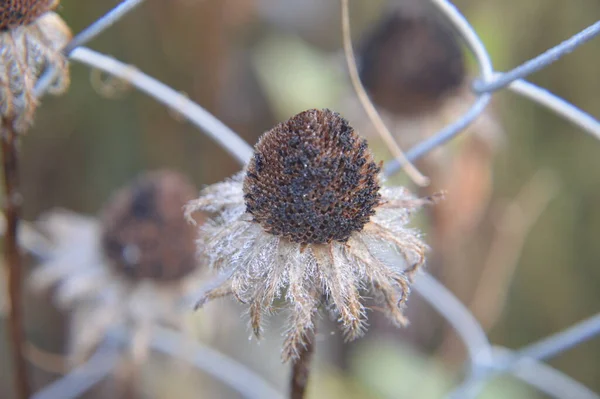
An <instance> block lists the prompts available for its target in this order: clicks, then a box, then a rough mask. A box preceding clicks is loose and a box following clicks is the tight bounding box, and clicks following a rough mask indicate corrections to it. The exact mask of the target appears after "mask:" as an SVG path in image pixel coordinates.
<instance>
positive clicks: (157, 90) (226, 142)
mask: <svg viewBox="0 0 600 399" xmlns="http://www.w3.org/2000/svg"><path fill="white" fill-rule="evenodd" d="M71 59H72V60H74V61H78V62H81V63H84V64H87V65H89V66H91V67H93V68H96V69H99V70H102V71H104V72H106V73H109V74H111V75H114V76H116V77H118V78H120V79H123V80H125V81H127V82H129V83H131V84H132V85H133V86H135V87H136V88H138V89H139V90H140V91H142V92H144V93H146V94H148V95H149V96H151V97H153V98H154V99H156V100H157V101H159V102H161V103H163V104H164V105H166V106H167V107H169V108H171V109H173V110H176V111H177V112H178V113H179V114H181V115H182V116H184V117H185V118H186V119H188V120H189V121H190V122H192V123H193V124H194V125H196V126H197V127H199V128H200V129H202V130H203V131H204V132H206V134H208V136H209V137H210V138H212V139H213V140H215V141H216V142H217V143H218V144H220V145H221V146H222V147H223V148H224V149H226V150H227V151H228V152H229V153H230V154H231V155H233V156H234V157H235V158H236V159H237V160H238V162H240V163H241V164H242V165H244V164H246V163H247V162H248V161H249V160H250V157H251V156H252V152H253V150H252V147H250V146H249V145H248V143H246V142H245V141H244V140H242V139H241V138H240V136H238V135H237V133H235V132H234V131H233V130H231V129H230V128H229V127H227V126H226V125H225V124H224V123H223V122H221V121H220V120H219V119H217V118H215V117H214V116H213V115H212V114H210V113H209V112H208V111H206V110H205V109H204V108H202V107H201V106H199V105H198V104H196V103H195V102H193V101H191V100H190V99H189V98H187V97H185V96H183V95H182V94H181V93H178V92H177V91H175V90H174V89H172V88H171V87H169V86H167V85H165V84H164V83H161V82H159V81H158V80H156V79H154V78H152V77H150V76H148V75H146V74H145V73H143V72H142V71H140V70H139V69H137V68H135V67H133V66H131V65H127V64H124V63H122V62H121V61H118V60H116V59H114V58H112V57H109V56H107V55H104V54H101V53H98V52H96V51H93V50H90V49H88V48H85V47H78V48H76V49H75V50H73V52H72V53H71Z"/></svg>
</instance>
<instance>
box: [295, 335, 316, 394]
mask: <svg viewBox="0 0 600 399" xmlns="http://www.w3.org/2000/svg"><path fill="white" fill-rule="evenodd" d="M315 330H316V327H315V328H313V329H311V330H310V332H309V333H307V336H306V341H305V342H306V344H305V345H304V346H303V347H302V348H301V349H300V351H299V353H298V358H297V359H296V360H294V364H293V365H292V378H291V380H290V399H304V397H305V394H306V387H307V386H308V377H309V375H310V363H311V360H312V358H313V354H314V352H315Z"/></svg>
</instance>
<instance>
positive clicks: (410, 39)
mask: <svg viewBox="0 0 600 399" xmlns="http://www.w3.org/2000/svg"><path fill="white" fill-rule="evenodd" d="M422 3H423V2H421V3H418V0H411V1H408V2H404V3H401V4H400V5H399V6H397V7H396V9H394V10H393V12H391V13H390V14H389V15H387V16H386V17H385V18H384V19H383V20H382V21H381V22H379V23H378V24H377V25H376V27H375V28H374V30H373V31H372V32H371V34H370V35H369V36H368V37H367V39H366V40H365V42H364V43H363V46H362V51H361V56H360V59H361V73H360V75H361V80H362V81H363V83H364V85H365V87H366V89H367V90H368V91H369V93H370V96H371V98H372V99H373V102H374V103H375V104H377V105H378V106H380V107H382V108H384V109H386V110H387V111H389V112H391V113H393V114H397V115H412V114H420V113H423V112H425V111H428V110H432V109H436V108H437V107H439V106H440V104H441V103H442V102H443V101H444V99H445V98H446V97H447V96H448V95H450V94H452V93H455V92H456V91H457V90H458V89H459V88H460V87H461V86H462V84H463V82H464V80H465V76H466V70H465V65H464V55H463V51H462V49H461V46H460V44H459V42H458V40H457V38H456V34H455V33H454V31H453V30H452V28H451V27H450V26H449V25H448V24H446V23H445V21H443V20H442V19H441V17H439V16H438V15H436V14H435V10H430V9H428V7H427V6H428V5H427V4H422ZM429 8H430V7H429Z"/></svg>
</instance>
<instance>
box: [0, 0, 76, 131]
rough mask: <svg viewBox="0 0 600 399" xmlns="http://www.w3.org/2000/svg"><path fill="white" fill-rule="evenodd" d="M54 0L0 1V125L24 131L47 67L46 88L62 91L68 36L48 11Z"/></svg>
mask: <svg viewBox="0 0 600 399" xmlns="http://www.w3.org/2000/svg"><path fill="white" fill-rule="evenodd" d="M57 5H58V1H55V0H38V1H34V0H12V1H8V2H7V1H3V5H0V50H1V51H0V99H1V101H0V127H2V126H7V125H8V126H11V127H12V128H13V129H14V130H15V131H16V132H18V133H24V132H25V131H26V130H27V129H28V128H29V127H30V126H31V123H32V122H33V114H34V112H35V109H36V107H37V103H38V101H37V98H36V96H35V93H34V88H35V85H36V83H37V80H38V78H39V77H40V75H41V74H42V72H43V71H45V70H46V69H47V68H52V69H54V70H55V76H54V79H53V81H52V82H51V85H50V87H49V89H48V91H49V92H50V93H53V94H59V93H62V92H63V91H64V90H66V88H67V87H68V85H69V70H68V63H67V60H66V58H65V56H64V55H63V54H62V53H61V50H62V48H63V47H64V46H65V45H66V44H67V43H68V42H69V40H70V39H71V32H70V30H69V28H68V27H67V25H66V24H65V23H64V21H63V20H62V19H61V18H60V17H59V16H58V15H56V14H55V13H53V12H51V10H52V9H54V8H55V7H56V6H57Z"/></svg>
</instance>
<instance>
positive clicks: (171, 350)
mask: <svg viewBox="0 0 600 399" xmlns="http://www.w3.org/2000/svg"><path fill="white" fill-rule="evenodd" d="M430 1H431V2H432V3H433V4H434V5H435V6H437V8H438V9H439V10H440V11H441V12H442V13H443V14H444V15H445V17H446V18H447V19H448V21H449V22H451V23H452V25H453V26H454V27H455V29H456V31H457V32H458V33H459V34H460V36H462V38H463V39H464V41H465V42H466V44H467V45H468V47H469V49H470V50H471V52H472V53H473V55H474V56H475V59H476V61H477V63H478V67H479V76H478V78H477V79H476V80H475V82H474V84H473V85H472V91H473V93H474V94H475V95H476V100H475V102H474V103H473V104H472V106H471V107H470V109H469V110H468V111H467V112H466V113H465V114H464V115H462V116H461V117H460V118H458V119H457V120H456V121H455V122H454V123H453V124H451V125H449V126H447V127H445V128H444V129H443V130H441V131H440V132H438V133H437V134H435V135H433V136H431V137H430V138H428V139H426V140H424V141H422V142H421V143H419V144H417V145H416V146H414V147H413V148H411V149H410V150H409V151H408V152H407V159H408V160H409V161H415V160H417V159H419V158H420V157H422V156H423V155H425V154H427V153H428V152H430V151H431V150H433V149H434V148H436V147H439V146H441V145H443V144H445V143H447V142H448V141H450V140H452V139H453V138H454V137H456V136H457V135H458V134H460V133H461V132H462V131H463V130H464V129H465V128H466V127H467V126H468V125H469V124H470V123H472V122H473V121H474V120H475V119H476V118H477V117H478V116H479V115H480V114H481V113H482V112H483V111H484V110H485V108H486V106H487V105H488V104H489V103H490V100H491V98H492V95H493V94H494V93H495V92H497V91H498V90H501V89H503V88H508V89H509V90H510V91H513V92H514V93H516V94H519V95H521V96H524V97H526V98H529V99H530V100H532V101H534V102H536V103H538V104H540V105H542V106H544V107H546V108H548V109H549V110H551V111H553V112H555V113H556V114H558V115H560V116H562V117H563V118H565V119H566V120H568V121H570V122H572V123H573V124H575V125H577V126H579V127H580V128H581V129H582V130H583V131H585V132H587V133H589V134H591V135H593V136H595V137H596V138H599V139H600V122H599V121H597V120H596V119H594V118H593V117H592V116H590V115H589V114H587V113H585V112H584V111H582V110H580V109H578V108H577V107H575V106H574V105H572V104H570V103H568V102H567V101H565V100H564V99H562V98H560V97H557V96H555V95H554V94H552V93H550V92H549V91H547V90H545V89H543V88H540V87H538V86H535V85H533V84H531V83H529V82H527V81H525V80H523V78H524V77H526V76H528V75H530V74H532V73H534V72H536V71H539V70H540V69H543V68H545V67H547V66H548V65H550V64H551V63H553V62H554V61H556V60H557V59H559V58H560V57H562V56H564V55H566V54H568V53H569V52H571V51H572V50H573V49H575V48H577V47H578V46H581V45H582V44H583V43H585V42H587V41H588V40H590V39H592V38H594V37H595V36H597V35H599V34H600V21H598V22H596V23H594V24H593V25H591V26H589V27H587V28H586V29H584V30H583V31H581V32H580V33H578V34H576V35H574V36H573V37H571V38H569V39H568V40H566V41H564V42H563V43H561V44H559V45H557V46H555V47H553V48H552V49H550V50H548V51H546V52H545V53H543V54H541V55H539V56H538V57H535V58H533V59H531V60H529V61H527V62H525V63H524V64H522V65H520V66H518V67H516V68H514V69H512V70H510V71H508V72H504V73H499V72H496V71H494V68H493V65H492V61H491V59H490V56H489V54H488V53H487V50H486V48H485V46H484V45H483V43H482V42H481V40H480V39H479V37H478V35H477V33H476V32H475V31H474V29H473V28H472V26H471V25H470V24H469V22H468V21H467V20H466V18H465V17H464V16H463V15H462V14H461V13H460V11H459V10H458V9H457V8H456V7H455V6H454V5H453V4H451V3H450V2H449V1H446V0H430ZM141 3H143V0H125V1H123V2H122V3H121V4H119V5H118V6H117V7H115V8H114V9H113V10H112V11H110V12H109V13H108V14H106V15H105V16H104V17H102V18H100V19H99V20H98V21H96V22H95V23H94V24H92V25H91V26H90V27H89V28H87V29H86V30H84V31H83V32H81V33H80V34H78V35H76V36H75V38H74V39H73V41H72V42H71V43H70V44H69V45H67V46H66V48H65V50H64V51H65V54H68V55H69V57H70V58H71V60H73V61H77V62H81V63H84V64H87V65H89V66H90V67H92V68H96V69H99V70H102V71H104V72H106V73H109V74H112V75H114V76H116V77H118V78H121V79H123V80H126V81H128V82H130V83H131V84H132V85H133V86H135V87H136V88H138V89H139V90H141V91H143V92H145V93H146V94H148V95H150V96H152V97H154V98H155V99H156V100H158V101H159V102H161V103H163V104H164V105H166V106H167V107H169V108H172V109H174V110H176V111H177V112H178V113H179V114H180V115H182V116H184V117H185V118H187V119H188V120H189V121H190V122H192V123H193V124H195V125H196V126H197V127H198V128H200V129H201V130H202V131H204V132H205V133H206V134H208V135H209V136H210V137H211V138H212V139H213V140H215V141H216V142H217V143H219V144H220V145H221V146H223V148H225V149H226V150H227V151H228V152H229V153H230V154H231V155H232V156H234V157H235V158H236V159H237V160H238V161H239V162H240V164H241V165H244V164H245V163H246V162H247V161H248V160H249V159H250V156H251V154H252V147H251V146H249V145H248V144H247V143H246V142H244V141H243V140H242V139H241V138H240V137H239V136H238V135H237V134H236V133H235V132H234V131H232V130H231V129H229V128H228V127H227V126H225V125H224V124H223V123H222V122H221V121H219V120H218V119H217V118H215V117H214V116H213V115H211V114H210V113H209V112H207V111H206V110H205V109H203V108H202V107H201V106H199V105H198V104H195V103H194V102H192V101H190V100H189V99H187V98H186V97H184V96H182V95H181V94H179V93H178V92H177V91H176V90H174V89H172V88H170V87H168V86H166V85H164V84H163V83H161V82H159V81H157V80H156V79H154V78H152V77H150V76H148V75H146V74H144V73H143V72H141V71H140V70H138V69H136V68H135V67H133V66H130V65H127V64H124V63H122V62H120V61H118V60H116V59H114V58H112V57H109V56H106V55H103V54H100V53H98V52H95V51H93V50H90V49H88V48H85V47H82V46H83V45H85V44H86V43H87V42H89V40H91V39H92V38H94V37H96V36H97V35H99V34H101V33H102V32H103V31H104V30H106V29H107V28H109V27H110V26H111V25H112V24H114V23H115V22H117V21H118V20H119V19H120V18H122V17H123V16H124V15H126V14H127V13H128V12H130V11H132V10H133V9H134V8H135V7H136V6H139V5H140V4H141ZM53 74H54V71H52V70H49V71H46V72H45V74H44V76H42V78H41V79H40V80H39V81H38V86H37V87H36V91H37V93H38V94H39V95H42V94H43V93H44V91H45V89H46V86H47V84H48V83H49V82H50V81H52V76H53ZM401 167H402V165H401V164H400V163H399V162H397V161H396V160H393V161H390V162H388V163H387V164H386V165H385V168H384V173H385V174H386V175H392V174H394V173H396V172H397V171H398V170H400V168H401ZM415 290H416V291H417V293H418V294H419V295H420V296H422V297H423V298H424V299H425V300H426V301H427V302H428V303H429V304H430V305H431V306H432V307H433V308H434V309H435V310H436V311H437V312H439V313H440V314H441V315H442V316H443V317H444V318H445V319H446V321H447V322H448V323H449V324H450V325H451V326H452V327H453V328H454V330H455V331H456V333H457V335H458V336H459V338H460V339H461V341H462V342H463V344H464V346H465V348H466V350H467V353H468V362H467V364H466V369H467V373H466V377H465V378H464V380H463V381H462V383H460V384H459V385H458V386H457V387H456V388H455V389H454V390H453V391H452V392H450V393H449V394H448V398H451V399H458V398H461V399H465V398H466V399H468V398H475V397H477V396H478V394H479V393H480V392H481V391H482V389H483V388H484V387H485V385H486V383H487V382H488V381H489V380H490V379H492V378H495V377H497V376H499V375H501V374H507V373H508V374H512V375H513V376H515V377H516V378H518V379H519V380H521V381H523V382H525V383H527V384H529V385H530V386H532V387H534V388H536V389H538V390H540V391H541V392H544V393H546V394H547V395H549V396H551V397H555V398H569V399H591V398H595V399H599V398H600V395H598V394H596V393H594V392H592V391H591V390H590V389H588V388H587V387H585V386H583V385H582V384H580V383H579V382H577V381H575V380H574V379H572V378H570V377H569V376H567V375H565V374H564V373H562V372H560V371H558V370H555V369H553V368H552V367H550V366H548V365H547V364H545V363H543V361H544V360H547V359H550V358H552V357H554V356H556V355H558V354H560V353H563V352H565V351H567V350H569V349H570V348H572V347H574V346H576V345H579V344H581V343H583V342H585V341H587V340H589V339H591V338H593V337H596V336H598V335H600V313H598V314H597V315H595V316H592V317H590V318H589V319H587V320H584V321H581V322H579V323H577V324H576V325H574V326H571V327H569V328H567V329H565V330H563V331H561V332H558V333H556V334H554V335H551V336H549V337H546V338H544V339H542V340H540V341H538V342H534V343H532V344H530V345H528V346H526V347H524V348H521V349H518V350H509V349H507V348H501V347H496V346H493V345H492V344H491V343H490V341H489V339H488V338H487V335H486V333H485V331H484V329H483V328H482V326H481V325H480V324H479V322H478V321H477V320H476V319H475V317H474V316H473V314H471V312H470V311H469V310H468V309H467V308H466V307H465V306H464V305H463V304H462V303H461V302H460V301H459V300H458V299H457V298H456V297H455V296H454V295H453V294H452V293H451V292H450V291H449V290H448V289H447V288H446V287H444V285H442V284H441V283H440V282H438V281H436V280H435V279H434V278H433V277H431V276H430V275H428V274H426V273H422V274H421V275H420V276H418V277H417V279H416V282H415ZM125 339H126V338H124V337H123V336H122V334H113V335H111V336H110V337H109V338H108V340H109V341H110V342H112V343H113V344H112V345H109V347H110V348H112V349H107V348H106V346H103V347H102V348H101V349H100V350H99V353H98V354H97V355H96V356H93V357H92V358H91V359H90V361H89V363H87V364H85V365H83V366H82V367H80V368H77V369H75V370H73V371H72V372H71V373H69V374H67V375H66V376H64V377H62V378H61V379H59V380H57V381H55V382H54V383H52V384H50V385H49V386H47V387H46V388H44V389H43V390H41V391H40V392H38V393H37V394H35V395H34V396H33V397H34V398H36V399H54V398H61V399H68V398H75V397H77V396H78V395H80V394H81V393H83V392H85V391H87V390H88V389H90V388H91V387H92V386H94V385H95V384H97V383H98V382H99V381H101V380H102V379H103V378H104V377H106V376H107V375H108V374H109V373H110V372H111V370H112V365H114V363H115V362H116V357H115V356H112V357H111V356H109V355H107V354H106V352H107V351H108V352H110V351H113V352H114V350H115V349H114V348H115V345H114V343H115V342H116V343H119V342H123V340H125ZM182 339H183V338H181V337H179V336H178V335H177V333H175V332H173V331H168V330H164V331H162V330H161V331H159V333H158V334H156V335H155V336H154V338H153V342H152V345H151V346H152V347H153V348H154V349H155V350H157V351H159V352H162V353H166V354H169V355H172V356H176V357H179V358H182V359H183V360H185V361H187V362H189V363H190V364H191V365H193V366H195V367H197V368H198V369H199V370H201V371H203V372H205V373H207V374H209V375H211V376H212V377H214V378H216V379H218V380H220V381H222V382H223V383H225V384H227V385H229V386H231V387H232V388H233V389H234V390H236V391H238V392H239V393H241V394H242V395H244V396H245V397H248V398H279V397H281V395H279V394H278V393H277V392H276V390H274V389H273V388H271V387H270V386H269V385H268V384H267V383H266V382H265V381H264V380H262V379H261V378H260V376H258V375H256V374H255V373H253V372H252V371H250V370H248V369H247V368H245V367H244V366H242V365H240V364H238V363H236V362H235V361H234V360H232V359H229V358H226V357H224V355H222V354H219V353H217V352H215V351H214V350H213V349H210V348H206V347H201V346H199V345H196V347H195V348H193V350H192V351H191V352H190V348H187V350H188V351H187V352H186V353H185V354H184V353H182V352H181V351H179V350H178V349H177V348H178V345H176V343H177V342H178V341H179V340H182ZM117 346H119V345H117ZM206 358H210V359H212V360H211V361H210V362H208V361H203V359H206ZM234 373H235V375H237V377H236V378H231V376H232V375H233V374H234ZM240 381H241V382H242V383H240Z"/></svg>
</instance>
